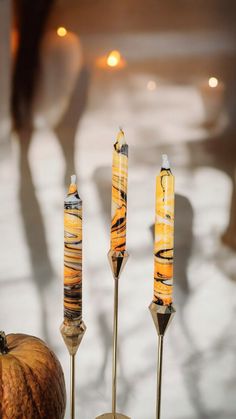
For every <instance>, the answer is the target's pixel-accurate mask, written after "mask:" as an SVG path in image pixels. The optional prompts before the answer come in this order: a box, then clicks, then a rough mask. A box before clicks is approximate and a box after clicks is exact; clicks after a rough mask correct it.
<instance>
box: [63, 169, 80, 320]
mask: <svg viewBox="0 0 236 419" xmlns="http://www.w3.org/2000/svg"><path fill="white" fill-rule="evenodd" d="M64 320H65V321H75V320H76V321H81V320H82V201H81V199H80V197H79V194H78V190H77V185H76V176H75V175H73V176H71V184H70V187H69V191H68V194H67V196H66V198H65V201H64Z"/></svg>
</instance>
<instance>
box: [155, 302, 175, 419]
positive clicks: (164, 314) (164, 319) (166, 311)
mask: <svg viewBox="0 0 236 419" xmlns="http://www.w3.org/2000/svg"><path fill="white" fill-rule="evenodd" d="M149 310H150V312H151V315H152V318H153V321H154V324H155V327H156V330H157V334H158V353H157V395H156V419H160V418H161V389H162V365H163V345H164V335H165V332H166V330H167V327H168V326H169V324H170V322H171V320H172V318H173V316H174V314H175V309H174V307H173V306H172V305H170V306H166V305H160V304H156V303H153V302H152V303H151V304H150V306H149Z"/></svg>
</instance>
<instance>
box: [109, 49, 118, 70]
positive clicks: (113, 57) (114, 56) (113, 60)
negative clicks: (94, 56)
mask: <svg viewBox="0 0 236 419" xmlns="http://www.w3.org/2000/svg"><path fill="white" fill-rule="evenodd" d="M120 60H121V55H120V52H119V51H116V50H114V51H111V52H110V53H109V54H108V57H107V65H108V66H109V67H116V66H117V65H119V63H120Z"/></svg>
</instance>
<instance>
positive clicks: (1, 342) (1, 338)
mask: <svg viewBox="0 0 236 419" xmlns="http://www.w3.org/2000/svg"><path fill="white" fill-rule="evenodd" d="M8 351H9V348H8V346H7V338H6V335H5V332H3V331H0V355H5V354H7V353H8Z"/></svg>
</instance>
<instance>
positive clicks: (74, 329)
mask: <svg viewBox="0 0 236 419" xmlns="http://www.w3.org/2000/svg"><path fill="white" fill-rule="evenodd" d="M60 332H61V335H62V337H63V339H64V342H65V345H66V347H67V349H68V352H69V354H70V416H71V419H75V356H76V353H77V351H78V349H79V346H80V344H81V341H82V339H83V336H84V334H85V332H86V326H85V324H84V322H83V321H76V320H71V321H69V320H64V322H63V323H62V325H61V327H60Z"/></svg>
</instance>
